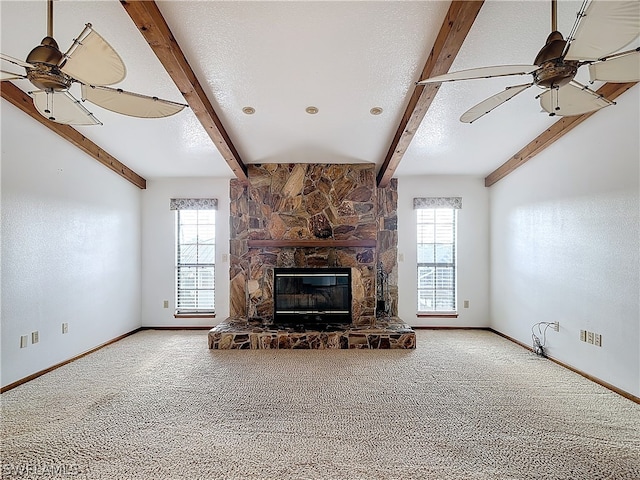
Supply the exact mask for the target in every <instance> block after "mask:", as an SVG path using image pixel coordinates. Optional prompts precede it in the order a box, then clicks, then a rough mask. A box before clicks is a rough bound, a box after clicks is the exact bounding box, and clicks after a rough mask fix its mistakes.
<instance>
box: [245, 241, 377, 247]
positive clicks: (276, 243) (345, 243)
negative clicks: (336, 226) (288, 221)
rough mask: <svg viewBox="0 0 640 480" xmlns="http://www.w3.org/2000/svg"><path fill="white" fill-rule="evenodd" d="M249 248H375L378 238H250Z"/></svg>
mask: <svg viewBox="0 0 640 480" xmlns="http://www.w3.org/2000/svg"><path fill="white" fill-rule="evenodd" d="M247 245H248V246H249V248H263V247H280V248H287V247H289V248H300V247H307V248H316V247H319V248H323V247H366V248H372V247H373V248H375V246H376V240H333V239H326V240H288V239H282V240H248V241H247Z"/></svg>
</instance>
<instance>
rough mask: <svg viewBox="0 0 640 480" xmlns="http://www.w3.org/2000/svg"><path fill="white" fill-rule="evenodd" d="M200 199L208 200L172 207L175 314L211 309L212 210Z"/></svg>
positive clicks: (208, 311)
mask: <svg viewBox="0 0 640 480" xmlns="http://www.w3.org/2000/svg"><path fill="white" fill-rule="evenodd" d="M174 200H175V199H172V206H173V204H174ZM182 200H184V199H182ZM204 200H212V199H194V200H191V201H190V202H185V203H186V205H185V203H183V204H181V205H178V208H173V209H174V210H176V314H177V315H179V314H213V313H214V311H215V300H214V298H215V281H214V278H215V248H216V245H215V238H216V216H215V213H216V212H215V210H214V209H213V208H211V205H210V204H209V203H207V202H203V201H204ZM216 205H217V202H216ZM201 207H205V208H201Z"/></svg>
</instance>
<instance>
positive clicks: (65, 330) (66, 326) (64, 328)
mask: <svg viewBox="0 0 640 480" xmlns="http://www.w3.org/2000/svg"><path fill="white" fill-rule="evenodd" d="M62 333H63V334H65V333H69V324H68V323H66V322H65V323H63V324H62Z"/></svg>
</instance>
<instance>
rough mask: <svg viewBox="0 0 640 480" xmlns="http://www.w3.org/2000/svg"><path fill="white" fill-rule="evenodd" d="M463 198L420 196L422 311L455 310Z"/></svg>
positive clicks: (418, 211)
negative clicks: (458, 219) (460, 209)
mask: <svg viewBox="0 0 640 480" xmlns="http://www.w3.org/2000/svg"><path fill="white" fill-rule="evenodd" d="M461 207H462V199H461V198H459V197H451V198H443V197H434V198H416V199H414V208H415V210H416V221H417V232H418V235H417V260H418V262H417V274H418V292H417V293H418V305H417V307H418V313H432V312H438V313H454V312H455V311H456V309H457V305H456V274H457V263H456V230H457V211H458V209H459V208H461Z"/></svg>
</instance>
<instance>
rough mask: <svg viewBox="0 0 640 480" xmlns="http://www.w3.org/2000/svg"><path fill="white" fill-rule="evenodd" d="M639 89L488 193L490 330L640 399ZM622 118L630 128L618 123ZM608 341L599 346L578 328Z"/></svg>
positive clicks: (630, 92)
mask: <svg viewBox="0 0 640 480" xmlns="http://www.w3.org/2000/svg"><path fill="white" fill-rule="evenodd" d="M639 90H640V89H639V88H638V87H637V86H636V87H634V88H633V89H632V90H631V91H629V92H627V93H625V94H624V95H623V96H622V97H621V98H620V101H619V104H618V105H616V106H613V107H608V108H606V109H604V110H602V111H600V112H598V113H597V114H596V115H594V116H593V117H592V118H590V119H589V120H588V121H586V122H584V123H582V124H581V125H579V126H578V127H576V128H575V129H574V130H573V131H572V132H570V133H569V134H568V135H566V136H564V137H563V138H561V139H560V140H559V141H557V142H556V143H554V144H553V145H552V146H551V147H549V148H547V149H546V150H545V151H544V152H542V153H541V154H540V155H538V156H537V157H535V158H533V159H532V160H530V161H529V162H528V163H526V164H525V165H524V166H522V167H521V168H519V169H517V170H516V171H515V172H513V173H512V174H511V175H509V176H507V177H506V178H504V179H503V180H501V181H500V182H498V183H497V184H496V185H494V186H493V187H491V189H490V203H491V259H492V262H491V272H492V278H491V316H492V327H493V328H495V329H496V330H498V331H500V332H503V333H505V334H507V335H509V336H511V337H513V338H516V339H518V340H520V341H522V342H525V343H527V344H530V343H531V330H530V327H531V326H532V325H533V324H534V323H535V322H539V321H555V320H559V321H560V331H559V332H558V333H555V332H553V331H549V332H548V335H547V337H548V342H547V346H548V353H549V355H550V356H552V357H554V358H556V359H558V360H560V361H562V362H564V363H566V364H569V365H571V366H573V367H575V368H577V369H579V370H581V371H583V372H585V373H588V374H590V375H592V376H594V377H596V378H599V379H600V380H604V381H605V382H608V383H611V384H613V385H614V386H616V387H618V388H621V389H623V390H625V391H627V392H629V393H631V394H633V395H636V396H639V395H640V353H639V352H640V221H639V217H640V197H639V193H638V191H639V184H640V180H639V175H640V149H639V145H638V144H639V140H638V132H639V131H640V128H639V110H640V109H638V105H640V100H639V98H638V97H639V95H638V93H639ZM621 119H624V121H621ZM581 329H583V330H590V331H593V332H596V333H600V334H601V335H602V341H603V344H602V347H601V348H598V347H595V346H594V345H589V344H587V343H584V342H581V341H580V339H579V332H580V330H581Z"/></svg>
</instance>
